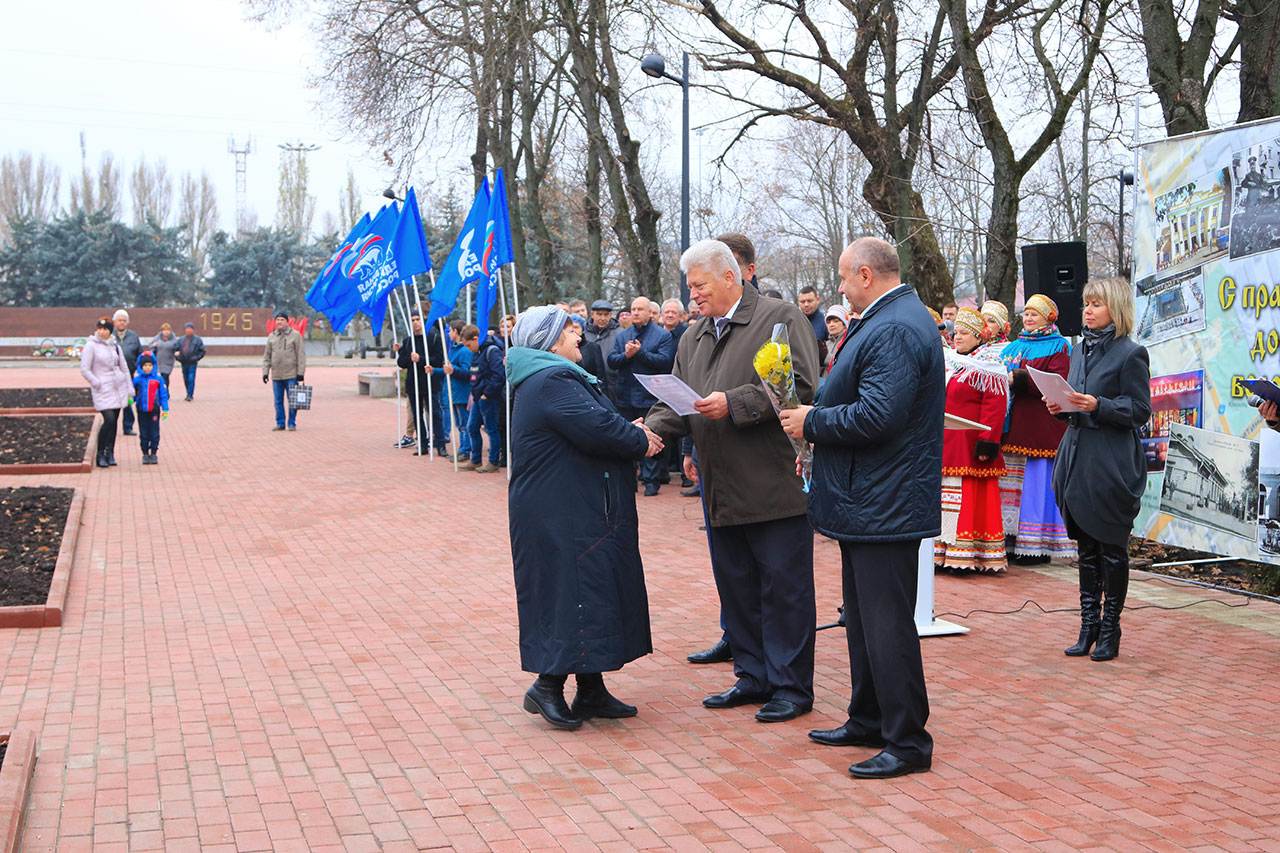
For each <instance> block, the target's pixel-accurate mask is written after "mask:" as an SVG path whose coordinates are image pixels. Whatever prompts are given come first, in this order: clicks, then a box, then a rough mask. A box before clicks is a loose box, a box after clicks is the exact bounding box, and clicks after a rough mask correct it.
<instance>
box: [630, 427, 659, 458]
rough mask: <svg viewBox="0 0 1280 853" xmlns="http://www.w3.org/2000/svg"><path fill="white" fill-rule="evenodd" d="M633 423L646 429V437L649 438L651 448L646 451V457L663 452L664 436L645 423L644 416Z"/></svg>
mask: <svg viewBox="0 0 1280 853" xmlns="http://www.w3.org/2000/svg"><path fill="white" fill-rule="evenodd" d="M632 423H633V424H635V425H636V426H638V427H640V429H642V430H644V434H645V437H646V438H648V439H649V449H648V450H646V451H645V453H644V455H645V458H648V457H650V456H657V455H658V454H659V453H661V452H662V448H663V444H662V438H661V437H660V436H659V435H658V434H657V433H656V432H654V431H653V430H651V429H649V427H647V426H646V425H645V422H644V418H636V419H635V420H634V421H632Z"/></svg>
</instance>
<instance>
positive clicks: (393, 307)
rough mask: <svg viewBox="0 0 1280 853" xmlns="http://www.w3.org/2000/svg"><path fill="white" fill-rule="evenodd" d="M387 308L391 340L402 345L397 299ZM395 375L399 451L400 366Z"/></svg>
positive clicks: (397, 366) (397, 446)
mask: <svg viewBox="0 0 1280 853" xmlns="http://www.w3.org/2000/svg"><path fill="white" fill-rule="evenodd" d="M387 308H388V309H389V310H390V312H391V338H392V340H394V341H395V342H396V343H397V344H398V343H400V333H399V332H398V331H396V300H395V298H394V297H392V299H391V302H390V304H388V305H387ZM394 375H395V378H396V441H395V447H396V449H397V450H398V449H399V448H400V366H399V365H396V368H395V374H394Z"/></svg>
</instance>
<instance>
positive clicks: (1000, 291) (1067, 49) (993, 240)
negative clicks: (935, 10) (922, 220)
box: [946, 0, 1111, 304]
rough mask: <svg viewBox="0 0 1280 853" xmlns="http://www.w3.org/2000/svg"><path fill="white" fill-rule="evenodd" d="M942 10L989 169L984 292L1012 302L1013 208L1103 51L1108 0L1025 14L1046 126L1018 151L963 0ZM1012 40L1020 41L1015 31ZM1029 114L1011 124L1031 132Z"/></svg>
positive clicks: (1054, 3)
mask: <svg viewBox="0 0 1280 853" xmlns="http://www.w3.org/2000/svg"><path fill="white" fill-rule="evenodd" d="M946 5H947V7H948V10H947V12H948V18H949V20H950V24H951V31H952V35H953V40H954V43H955V50H956V55H957V56H958V57H959V59H960V63H961V70H962V73H963V79H964V88H965V100H966V103H967V105H968V107H969V109H970V111H971V112H972V114H973V117H974V119H975V120H976V121H977V124H978V128H979V130H980V132H981V134H982V139H983V142H984V143H985V145H986V148H987V151H988V152H989V154H990V155H991V161H992V164H993V167H994V172H993V175H992V197H991V214H990V219H989V221H988V225H987V235H986V251H985V263H986V272H985V275H984V280H983V290H984V291H985V293H986V295H987V297H988V298H990V299H997V300H999V301H1001V302H1004V303H1005V304H1013V299H1014V291H1015V289H1016V287H1017V281H1018V257H1017V241H1018V233H1019V232H1018V208H1019V204H1020V202H1021V188H1022V181H1023V179H1024V178H1025V177H1026V176H1027V173H1028V172H1029V171H1030V170H1031V168H1032V167H1033V166H1034V165H1035V164H1036V163H1037V162H1038V161H1039V160H1040V158H1041V157H1042V156H1044V154H1045V153H1046V152H1047V151H1048V150H1049V148H1050V146H1051V145H1052V144H1053V142H1054V140H1056V139H1057V138H1058V137H1059V136H1060V135H1061V134H1062V130H1063V128H1064V127H1065V126H1066V121H1067V116H1068V115H1069V114H1070V112H1071V109H1072V107H1073V106H1074V104H1075V101H1076V98H1077V97H1078V96H1079V94H1080V92H1081V91H1082V90H1083V89H1084V87H1085V85H1086V83H1087V82H1088V80H1089V75H1090V74H1091V73H1092V71H1093V64H1094V61H1095V60H1096V59H1097V57H1098V53H1099V51H1100V50H1101V48H1102V35H1103V32H1104V31H1105V30H1106V26H1107V22H1108V20H1109V18H1110V15H1111V0H1097V2H1096V4H1095V3H1094V2H1092V0H1081V2H1080V3H1079V4H1078V6H1077V7H1076V9H1075V10H1073V11H1074V14H1071V15H1069V16H1068V15H1064V14H1063V13H1064V11H1065V7H1066V5H1067V0H1050V2H1049V3H1047V4H1045V5H1044V6H1042V7H1039V8H1035V9H1030V8H1029V9H1028V10H1027V14H1028V15H1029V16H1030V17H1029V18H1028V20H1029V22H1030V26H1029V27H1028V28H1027V32H1026V33H1024V34H1022V35H1024V36H1025V38H1026V40H1027V41H1028V42H1029V44H1030V47H1031V51H1032V53H1033V54H1034V56H1035V58H1036V65H1037V67H1036V69H1035V70H1036V72H1037V73H1038V74H1043V76H1044V80H1045V85H1046V86H1047V88H1048V103H1047V105H1046V106H1047V108H1048V109H1047V114H1046V111H1045V110H1044V109H1042V108H1041V107H1040V105H1039V104H1035V105H1034V116H1043V118H1041V119H1040V121H1042V122H1043V123H1042V124H1040V125H1039V128H1038V130H1037V131H1036V135H1035V136H1034V137H1033V138H1032V139H1031V142H1030V144H1029V145H1028V146H1027V148H1026V150H1024V151H1023V152H1022V154H1018V153H1017V151H1016V150H1015V148H1014V143H1013V141H1012V140H1011V139H1010V137H1009V132H1008V130H1007V129H1006V127H1005V122H1004V120H1003V118H1002V117H1001V114H1000V110H999V109H998V108H997V105H996V100H995V98H994V97H993V95H992V92H991V89H990V87H989V85H988V82H987V68H989V67H993V66H994V65H995V63H994V62H993V61H992V57H990V56H986V57H984V56H981V55H980V54H979V50H978V48H977V46H976V44H975V43H974V39H973V32H972V30H971V28H970V23H969V16H968V14H967V11H968V10H967V3H966V0H946ZM1010 35H1011V36H1017V35H1018V33H1017V31H1016V29H1014V30H1012V31H1011V32H1010ZM1051 39H1052V42H1051V41H1050V40H1051ZM1012 43H1013V42H1012V40H1011V41H1010V44H1012ZM1051 53H1052V54H1053V58H1051ZM1064 57H1070V59H1064ZM1055 60H1056V61H1055ZM1072 62H1075V64H1076V67H1075V69H1074V76H1073V77H1072V78H1069V79H1068V82H1064V81H1063V73H1064V71H1065V72H1067V73H1070V71H1069V70H1068V69H1069V68H1070V66H1071V64H1072ZM1034 116H1033V115H1029V114H1028V111H1027V110H1025V109H1024V110H1020V111H1019V115H1018V116H1017V119H1016V120H1017V122H1018V123H1019V125H1020V127H1021V128H1022V130H1023V132H1027V131H1028V130H1030V128H1028V127H1027V125H1028V123H1030V122H1032V121H1036V119H1035V117H1034ZM1033 127H1034V125H1033Z"/></svg>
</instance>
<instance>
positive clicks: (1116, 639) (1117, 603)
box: [1089, 545, 1129, 660]
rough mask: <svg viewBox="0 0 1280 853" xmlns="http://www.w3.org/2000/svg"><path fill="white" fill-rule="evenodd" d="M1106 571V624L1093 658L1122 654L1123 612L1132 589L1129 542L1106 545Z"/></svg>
mask: <svg viewBox="0 0 1280 853" xmlns="http://www.w3.org/2000/svg"><path fill="white" fill-rule="evenodd" d="M1102 572H1103V577H1104V578H1105V587H1106V599H1105V600H1104V601H1103V603H1102V627H1101V630H1100V631H1099V633H1098V645H1097V646H1096V647H1095V648H1094V650H1093V654H1091V655H1089V658H1090V659H1091V660H1111V659H1113V658H1114V657H1115V656H1116V655H1118V654H1120V613H1121V611H1123V610H1124V599H1125V595H1126V594H1127V593H1128V592H1129V551H1128V548H1127V547H1126V546H1125V545H1103V546H1102Z"/></svg>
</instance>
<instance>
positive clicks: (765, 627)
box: [707, 515, 818, 705]
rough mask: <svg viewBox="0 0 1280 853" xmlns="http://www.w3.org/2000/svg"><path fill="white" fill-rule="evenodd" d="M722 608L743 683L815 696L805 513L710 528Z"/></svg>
mask: <svg viewBox="0 0 1280 853" xmlns="http://www.w3.org/2000/svg"><path fill="white" fill-rule="evenodd" d="M707 534H708V538H709V540H710V541H709V545H710V550H711V569H712V571H713V572H714V573H715V576H716V589H717V590H718V591H719V593H720V615H721V618H722V619H723V621H724V626H725V633H726V634H727V635H728V637H729V645H730V646H731V647H732V648H733V672H734V674H735V675H736V676H738V685H739V686H740V687H741V688H742V689H743V690H746V691H748V692H751V693H768V694H771V695H772V696H773V697H774V698H777V699H788V700H790V701H792V702H795V703H796V704H799V705H811V704H812V703H813V644H814V629H815V626H816V623H817V619H818V614H817V607H816V605H815V603H814V593H813V528H812V527H810V526H809V519H808V518H806V517H805V516H803V515H797V516H794V517H792V518H783V519H778V520H776V521H762V522H758V523H756V524H739V525H733V526H729V527H708V528H707Z"/></svg>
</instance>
